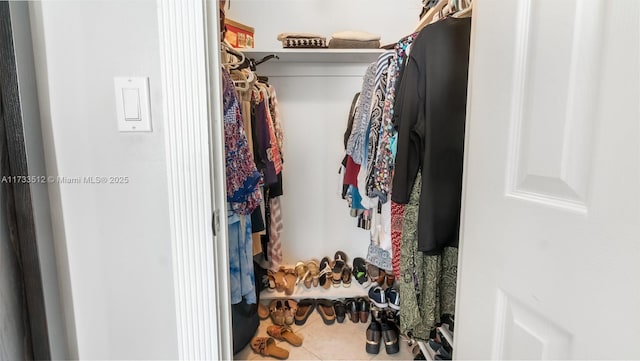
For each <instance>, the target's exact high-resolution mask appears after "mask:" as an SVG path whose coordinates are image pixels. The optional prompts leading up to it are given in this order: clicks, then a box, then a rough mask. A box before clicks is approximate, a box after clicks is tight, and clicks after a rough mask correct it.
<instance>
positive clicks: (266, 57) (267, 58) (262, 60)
mask: <svg viewBox="0 0 640 361" xmlns="http://www.w3.org/2000/svg"><path fill="white" fill-rule="evenodd" d="M271 59H277V60H280V57H279V56H278V55H276V54H269V55H267V56H265V57H264V58H262V59H260V60H258V61H256V60H255V59H251V63H252V65H253V68H252V70H255V67H256V66H258V65H260V64H262V63H266V62H268V61H269V60H271Z"/></svg>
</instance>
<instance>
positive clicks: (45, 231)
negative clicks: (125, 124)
mask: <svg viewBox="0 0 640 361" xmlns="http://www.w3.org/2000/svg"><path fill="white" fill-rule="evenodd" d="M9 10H10V12H11V28H12V32H13V46H14V50H15V56H16V67H17V72H18V74H17V75H18V91H19V93H20V103H21V104H20V108H21V110H22V121H23V126H24V139H25V148H26V155H27V165H28V169H29V174H30V175H44V174H46V169H45V162H44V149H43V146H42V129H41V124H40V109H39V107H38V94H37V88H36V77H35V66H34V59H33V45H32V42H31V29H30V20H29V9H28V3H27V2H22V1H12V2H10V3H9ZM30 190H31V201H32V205H33V212H34V214H33V220H34V226H35V232H36V240H37V242H38V244H37V246H38V256H39V258H40V270H41V273H42V287H43V289H44V302H45V311H46V315H47V327H48V330H49V346H50V347H49V348H50V351H51V358H52V359H56V360H58V359H66V358H69V343H68V342H69V339H68V337H67V331H66V329H67V327H66V324H65V322H66V321H65V315H68V316H70V317H72V314H70V313H69V311H70V310H66V312H65V311H64V310H63V302H62V298H61V295H65V292H64V291H63V292H60V290H66V291H67V292H66V294H69V292H68V291H69V282H68V279H69V274H68V273H67V272H63V273H62V274H63V277H62V278H63V279H62V280H59V278H60V277H59V275H58V273H59V272H58V267H57V265H58V262H56V258H57V257H60V259H61V261H62V262H66V261H65V260H66V258H65V254H66V253H65V252H64V251H63V250H64V244H62V243H61V242H59V243H58V244H54V238H53V231H52V227H51V211H50V210H51V208H50V205H49V193H48V190H47V186H46V185H45V184H37V183H34V184H31V185H30ZM62 269H63V270H64V271H66V268H62ZM67 303H68V304H70V300H68V301H67Z"/></svg>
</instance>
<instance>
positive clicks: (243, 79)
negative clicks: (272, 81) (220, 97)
mask: <svg viewBox="0 0 640 361" xmlns="http://www.w3.org/2000/svg"><path fill="white" fill-rule="evenodd" d="M232 75H233V76H234V77H240V79H236V80H234V81H233V85H235V87H236V90H240V91H248V90H250V89H251V87H252V86H253V83H254V82H255V80H256V75H255V74H254V73H253V72H252V71H242V70H240V71H234V72H233V74H232Z"/></svg>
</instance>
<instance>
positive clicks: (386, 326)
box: [380, 322, 400, 355]
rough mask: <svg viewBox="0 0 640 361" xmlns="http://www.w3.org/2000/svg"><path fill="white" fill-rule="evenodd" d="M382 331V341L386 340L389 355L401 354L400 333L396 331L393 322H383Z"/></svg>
mask: <svg viewBox="0 0 640 361" xmlns="http://www.w3.org/2000/svg"><path fill="white" fill-rule="evenodd" d="M380 326H381V327H380V329H381V332H382V339H383V340H384V348H385V350H386V351H387V354H388V355H391V354H394V353H398V352H400V342H399V340H398V331H396V329H395V327H394V326H393V323H392V322H381V323H380Z"/></svg>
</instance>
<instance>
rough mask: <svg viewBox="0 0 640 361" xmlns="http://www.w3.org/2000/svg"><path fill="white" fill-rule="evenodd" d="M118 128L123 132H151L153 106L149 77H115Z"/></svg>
mask: <svg viewBox="0 0 640 361" xmlns="http://www.w3.org/2000/svg"><path fill="white" fill-rule="evenodd" d="M114 85H115V90H116V92H115V95H116V114H117V116H118V130H119V131H121V132H150V131H151V107H150V101H149V78H147V77H117V78H114Z"/></svg>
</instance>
